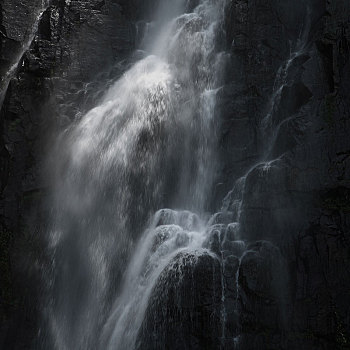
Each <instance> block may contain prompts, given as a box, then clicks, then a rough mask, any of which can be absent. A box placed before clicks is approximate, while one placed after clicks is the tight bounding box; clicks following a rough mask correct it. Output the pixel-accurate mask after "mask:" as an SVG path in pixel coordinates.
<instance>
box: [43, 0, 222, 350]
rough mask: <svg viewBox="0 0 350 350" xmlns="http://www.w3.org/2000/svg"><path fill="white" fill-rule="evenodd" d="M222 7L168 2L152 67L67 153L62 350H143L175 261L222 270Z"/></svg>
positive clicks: (58, 177) (61, 179)
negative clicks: (211, 262) (151, 306)
mask: <svg viewBox="0 0 350 350" xmlns="http://www.w3.org/2000/svg"><path fill="white" fill-rule="evenodd" d="M224 5H225V4H224V0H202V1H200V2H199V4H198V6H196V7H195V9H194V10H193V11H192V12H189V11H188V12H187V13H184V11H186V8H187V7H188V6H187V4H186V1H183V0H177V1H163V2H161V6H160V9H159V12H158V16H157V17H158V18H156V20H155V22H154V24H153V25H152V28H153V30H150V31H148V33H146V35H148V37H145V38H144V39H143V40H142V42H143V43H144V45H143V46H146V48H145V50H146V51H145V52H144V55H145V58H143V59H141V60H140V61H139V62H138V63H136V64H135V65H134V66H133V67H132V68H131V69H130V70H129V71H127V72H126V73H125V74H124V76H123V77H122V78H121V79H120V80H118V81H117V82H116V83H115V84H114V85H113V86H112V87H111V88H110V89H109V91H108V92H107V93H106V94H105V96H104V98H103V99H102V101H101V103H100V104H99V106H97V107H96V108H94V109H92V110H91V111H90V112H88V113H87V114H86V115H85V116H84V117H82V118H81V119H80V120H77V121H76V123H75V124H74V125H73V126H71V127H70V128H69V129H67V130H66V131H65V132H64V133H63V135H61V137H60V139H59V141H58V143H57V154H58V155H59V156H57V157H58V158H59V160H58V167H57V169H56V172H55V179H54V188H55V191H54V194H53V197H52V201H53V212H54V215H53V225H52V230H51V233H50V238H49V246H50V249H51V251H52V254H53V260H52V274H51V277H50V278H51V282H50V286H49V288H50V290H51V300H50V302H49V305H48V308H47V315H48V316H47V317H48V319H49V324H50V326H49V327H50V333H51V335H52V339H53V340H52V342H53V344H54V346H55V347H56V348H57V349H74V350H75V349H97V348H100V349H121V350H123V349H128V350H129V349H134V348H135V347H136V345H137V344H136V341H137V336H138V333H139V330H140V328H141V325H142V322H143V320H144V317H145V312H146V309H147V306H148V302H149V299H150V297H151V294H152V291H153V289H154V287H155V285H156V282H157V280H158V279H159V276H160V275H161V274H162V272H163V271H164V269H166V268H169V265H170V266H172V265H171V264H172V263H171V262H172V261H173V259H174V258H175V257H176V256H177V255H178V254H179V253H181V252H186V254H189V256H190V258H189V259H186V261H187V263H188V262H190V264H196V261H197V260H198V259H197V258H196V257H198V256H202V255H205V256H207V255H210V256H212V257H213V258H214V259H218V258H217V256H216V255H215V254H214V253H212V252H211V251H209V250H208V249H207V248H209V247H210V245H211V244H213V238H212V237H213V229H208V227H207V225H206V224H205V211H206V209H207V207H208V203H209V200H210V194H211V189H212V185H213V181H214V179H215V165H216V161H215V159H216V157H215V150H216V139H215V128H216V125H215V119H214V111H215V100H216V92H217V91H218V89H219V88H220V81H221V74H220V73H221V72H222V71H223V68H224V65H225V58H226V55H225V54H224V53H220V52H217V49H216V47H217V45H216V44H217V41H218V40H217V39H218V35H219V34H220V32H221V31H222V28H221V24H222V21H223V8H224ZM152 39H153V40H152ZM147 43H152V44H151V45H147ZM62 149H64V151H62ZM164 206H167V207H173V208H183V209H185V210H183V211H175V210H165V209H164V210H161V211H158V212H157V214H156V215H155V217H154V219H153V220H151V224H150V226H149V228H148V229H147V230H146V231H145V233H144V234H143V235H142V236H141V239H140V240H139V243H138V244H137V245H136V247H134V242H135V240H136V239H137V238H138V236H139V232H141V231H142V229H143V227H144V226H145V224H146V222H147V220H148V218H149V216H150V215H151V214H152V213H154V212H155V211H156V210H157V209H158V208H161V207H164ZM187 210H191V211H192V212H196V213H197V214H198V215H196V214H193V213H192V212H190V211H187ZM209 226H213V227H216V225H215V223H214V222H210V224H209ZM214 231H215V230H214ZM215 232H216V231H215ZM214 236H215V235H214ZM214 240H215V239H214ZM132 251H133V254H132V257H131V260H130V263H129V266H128V267H127V268H126V266H125V260H126V259H128V258H129V255H130V253H131V252H132ZM174 266H175V265H174ZM176 266H178V265H176ZM125 268H126V270H125ZM124 270H125V271H126V272H125V273H124V276H123V271H124ZM180 270H181V268H180ZM122 276H123V277H122ZM121 280H122V281H123V282H122V283H120V281H121ZM120 284H121V287H120ZM116 294H117V298H116V299H115V300H114V295H116Z"/></svg>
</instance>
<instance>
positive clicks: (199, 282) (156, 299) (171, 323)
mask: <svg viewBox="0 0 350 350" xmlns="http://www.w3.org/2000/svg"><path fill="white" fill-rule="evenodd" d="M220 308H221V273H220V263H219V260H218V259H216V258H213V257H212V256H210V255H208V254H203V255H199V256H197V255H196V254H192V253H180V254H179V255H178V256H176V257H175V258H174V259H173V261H172V262H171V263H169V265H168V267H167V268H165V270H164V271H163V272H162V274H161V276H160V278H159V280H158V282H157V285H156V286H155V288H154V290H153V293H152V296H151V300H150V302H149V305H148V308H147V311H146V316H145V320H144V322H143V325H142V327H141V330H140V333H139V337H138V341H137V343H138V346H137V349H140V350H141V349H142V350H147V349H150V350H151V349H152V350H157V349H159V350H160V349H174V350H175V349H179V350H180V349H208V350H209V349H220V330H221V317H220V310H221V309H220Z"/></svg>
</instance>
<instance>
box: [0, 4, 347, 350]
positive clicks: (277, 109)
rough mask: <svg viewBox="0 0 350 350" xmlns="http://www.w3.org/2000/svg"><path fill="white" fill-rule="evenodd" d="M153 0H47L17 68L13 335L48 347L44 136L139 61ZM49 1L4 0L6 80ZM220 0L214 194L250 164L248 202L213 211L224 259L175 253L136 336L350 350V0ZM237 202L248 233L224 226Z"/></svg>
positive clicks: (5, 137) (7, 174)
mask: <svg viewBox="0 0 350 350" xmlns="http://www.w3.org/2000/svg"><path fill="white" fill-rule="evenodd" d="M194 3H195V1H193V2H191V3H190V4H189V6H194ZM152 6H154V5H152V4H151V2H148V1H147V2H140V1H124V0H120V1H118V0H117V1H112V0H105V1H98V0H94V1H88V2H87V1H82V0H81V1H80V0H75V1H73V0H72V1H63V0H54V1H52V2H51V5H50V6H49V7H48V8H47V9H46V11H45V12H44V13H43V15H42V17H41V20H40V22H39V25H38V29H37V33H36V35H35V37H34V40H33V42H32V43H31V45H30V49H29V50H28V51H27V52H26V53H25V54H24V56H23V57H22V59H21V60H20V61H19V62H18V63H19V65H18V69H17V71H16V73H15V74H14V76H13V77H12V79H11V80H10V82H9V86H8V89H7V91H6V95H5V99H4V103H3V105H2V109H1V138H0V167H1V176H0V190H1V198H0V215H1V226H0V230H1V231H0V248H1V265H0V270H1V271H0V284H1V299H0V321H1V328H0V347H1V346H2V347H3V348H4V349H25V348H36V347H37V344H36V337H37V334H38V327H39V326H38V324H39V323H38V317H39V310H38V307H39V306H40V305H38V302H37V300H38V295H39V294H40V293H41V290H42V288H43V287H42V285H41V284H42V281H41V280H40V279H39V277H38V276H40V273H41V269H42V266H43V264H44V262H45V258H46V257H45V255H44V253H43V240H42V232H43V230H44V229H45V225H46V224H47V222H46V218H47V211H49V210H50V208H45V203H46V188H47V186H49V185H50V179H49V178H48V177H47V176H45V174H46V173H47V171H46V169H45V168H44V166H43V159H44V158H45V157H46V154H47V153H46V152H47V150H49V149H51V148H52V147H53V145H51V144H50V143H49V142H48V140H51V137H50V136H51V134H52V132H53V130H57V129H58V128H64V127H65V126H67V125H69V124H70V123H71V122H72V121H73V120H74V119H75V118H79V116H80V115H82V114H83V113H84V112H85V111H86V110H88V109H89V108H90V107H92V106H94V105H95V104H96V101H98V99H99V97H100V95H99V91H101V87H104V86H108V85H109V84H110V82H111V81H112V80H114V79H116V78H117V77H118V76H120V75H121V74H122V73H123V71H124V70H125V69H126V68H127V67H128V66H129V64H130V63H131V62H132V61H133V59H134V58H133V55H132V53H133V50H134V49H135V47H136V46H137V40H138V37H137V23H138V21H139V20H145V21H146V20H147V17H148V16H149V15H150V13H149V12H150V10H146V8H147V9H150V8H151V9H152ZM38 7H40V2H39V1H34V0H32V1H26V2H25V3H24V2H21V1H17V0H16V1H14V0H12V1H3V3H2V4H1V7H0V12H1V17H0V21H1V23H0V35H1V43H0V63H1V70H0V74H1V76H2V77H3V78H4V77H5V74H6V72H7V71H8V69H9V67H10V66H11V65H12V64H13V63H14V62H15V60H16V56H17V55H18V53H20V52H21V48H22V47H23V46H24V45H26V43H25V42H26V40H27V39H28V33H29V32H30V31H31V28H32V27H33V25H34V22H35V18H34V17H35V16H31V14H33V13H34V12H35V11H34V9H36V8H38ZM147 11H149V12H148V13H147ZM225 11H226V12H225V13H226V20H225V29H226V38H225V40H223V42H222V43H220V45H221V46H222V47H223V50H225V51H227V52H228V53H229V54H230V57H229V59H230V63H229V65H228V68H227V72H226V81H225V86H224V87H223V88H222V89H221V90H220V92H219V100H218V103H217V110H218V113H217V114H218V115H219V116H220V120H219V122H220V123H221V134H220V146H221V147H220V150H221V154H220V159H221V164H222V166H221V168H220V169H218V172H219V174H220V175H219V179H218V183H219V185H218V186H217V193H216V196H215V200H214V202H215V203H213V207H215V208H218V206H219V204H218V203H220V202H221V201H222V198H223V197H224V196H225V195H226V194H227V192H229V191H230V190H231V189H232V187H233V184H234V183H235V182H236V181H237V179H238V178H240V177H242V176H245V175H246V179H245V182H244V184H243V187H242V196H241V197H242V198H241V200H242V203H241V207H240V208H237V206H235V204H234V203H233V202H230V204H229V208H228V212H227V211H225V210H223V212H222V213H219V214H217V215H216V216H215V217H213V218H212V222H211V230H212V233H211V236H210V237H211V238H210V240H209V241H208V242H207V248H208V249H210V250H211V251H212V252H213V253H214V254H215V257H213V256H212V255H210V254H207V255H203V256H200V257H199V258H197V261H196V263H195V264H194V263H192V262H191V261H192V260H191V259H192V258H193V257H191V256H188V257H187V258H186V257H184V256H177V257H176V258H175V259H174V261H173V264H175V265H176V264H177V266H178V267H177V268H176V269H166V270H165V271H164V272H163V274H162V276H161V278H160V279H159V281H158V284H157V286H156V287H155V288H156V289H155V294H157V295H160V297H159V298H153V299H152V300H151V302H150V304H149V307H148V310H147V313H146V318H145V321H144V324H143V326H142V328H141V331H140V335H139V349H158V348H159V349H162V348H168V349H216V348H220V346H221V347H222V348H227V349H232V348H233V346H234V345H233V344H234V343H235V342H236V341H239V343H240V349H305V350H306V349H307V350H313V349H315V350H316V349H347V348H349V347H350V321H349V319H350V296H349V290H350V277H349V276H350V274H349V267H350V261H349V259H350V258H349V249H350V233H349V230H350V216H349V215H350V189H349V178H350V173H349V172H350V164H349V162H350V138H349V134H350V124H349V123H350V122H349V120H350V118H349V106H350V101H349V93H348V92H349V90H350V85H349V84H350V83H349V82H350V60H349V46H350V44H349V42H350V29H349V14H350V5H349V4H348V2H346V1H344V0H334V1H332V2H324V1H319V0H312V1H311V0H308V1H305V2H303V3H298V4H296V3H295V1H289V0H285V1H274V0H271V1H263V0H252V1H247V0H232V1H228V2H227V6H226V9H225ZM298 43H299V44H298ZM298 45H299V46H298ZM291 52H295V55H294V56H293V55H291ZM271 140H272V142H271ZM44 150H45V151H44ZM239 213H240V214H239ZM239 215H241V216H240V230H239V231H240V235H241V236H240V237H237V228H235V227H234V226H231V227H230V228H228V227H227V225H228V224H229V223H230V222H233V221H236V219H237V217H238V216H239ZM159 220H160V223H159V224H160V225H164V224H166V223H167V220H168V218H166V217H164V216H163V217H161V218H160V219H159ZM241 240H242V241H243V240H244V241H245V243H244V242H242V241H241ZM180 261H181V263H180ZM179 274H181V276H182V278H181V279H179ZM221 276H223V278H222V279H221ZM157 290H160V292H159V293H157V292H156V291H157ZM222 291H224V293H223V294H222ZM223 296H224V298H223ZM223 310H225V312H226V316H225V322H224V324H223V322H222V320H223V314H222V312H223ZM164 320H167V321H166V322H164ZM164 344H166V346H165V345H164Z"/></svg>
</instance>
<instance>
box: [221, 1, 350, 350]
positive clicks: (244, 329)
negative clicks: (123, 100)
mask: <svg viewBox="0 0 350 350" xmlns="http://www.w3.org/2000/svg"><path fill="white" fill-rule="evenodd" d="M349 13H350V7H349V5H348V4H347V3H346V4H345V3H344V2H343V1H333V2H327V4H326V3H324V2H323V1H308V2H304V3H303V4H297V5H296V4H295V3H293V4H292V2H289V1H283V2H277V1H276V2H274V1H258V0H256V1H238V0H237V1H231V2H230V4H229V5H228V12H227V33H228V34H227V40H228V44H229V45H230V48H231V52H232V65H231V66H230V71H231V74H232V76H231V77H232V78H231V79H230V80H231V81H232V82H231V83H230V85H228V87H226V88H225V93H224V95H223V105H222V106H221V108H223V111H224V113H223V114H222V115H223V118H224V120H223V124H222V125H223V137H222V140H223V158H224V159H225V164H226V168H225V169H224V172H223V176H224V178H223V179H224V180H223V183H224V184H225V183H226V182H230V179H232V176H233V177H238V176H242V175H245V174H246V175H245V176H246V178H245V187H244V191H243V202H242V217H241V225H242V236H243V238H244V239H247V240H248V241H251V242H254V241H255V240H262V239H264V240H269V241H271V242H272V243H273V244H274V245H276V246H277V247H278V249H279V250H280V251H281V254H282V256H283V259H284V260H285V261H286V264H287V265H286V270H285V271H288V273H287V272H285V274H282V273H281V274H280V275H279V276H283V275H286V276H288V278H285V279H284V280H283V285H284V288H286V286H287V290H288V291H289V292H288V295H287V296H288V297H286V300H285V302H284V303H282V304H280V306H278V308H279V310H280V311H279V313H276V312H274V311H272V310H271V309H270V307H268V305H278V304H275V303H274V302H273V300H274V297H273V294H271V292H269V293H267V295H268V297H267V299H268V300H265V301H264V300H262V299H259V298H260V296H257V294H259V293H258V292H259V291H260V287H259V286H258V285H256V283H258V282H257V281H259V280H261V279H262V282H261V283H262V285H263V284H264V283H266V282H268V284H269V286H270V287H271V286H272V285H273V280H272V282H271V280H270V279H271V276H268V275H265V277H262V276H264V274H265V272H264V269H265V267H264V266H265V265H266V264H269V263H268V262H269V260H270V259H271V257H268V258H267V259H265V258H261V256H259V257H257V256H256V253H255V252H254V251H255V249H253V252H252V253H249V255H248V253H247V257H244V259H243V260H242V263H241V268H240V279H241V284H240V296H241V308H242V310H241V316H240V326H241V346H242V347H243V348H246V349H282V348H283V349H297V348H300V349H320V348H323V349H343V348H344V349H345V348H348V347H349V346H350V343H349V339H350V338H349V336H350V329H349V326H350V324H349V311H350V305H349V296H348V295H346V293H347V292H346V290H347V289H348V287H346V286H349V278H348V276H347V272H346V271H347V269H348V266H349V259H348V254H347V252H348V250H349V237H350V236H349V213H348V210H347V207H348V205H349V201H348V199H347V196H348V194H347V193H348V191H349V190H348V186H349V183H348V178H349V177H348V171H349V165H348V157H347V154H348V149H349V145H350V144H349V138H348V137H346V136H345V135H346V134H348V133H349V97H348V94H347V93H346V91H347V90H348V75H349V73H350V70H349V68H350V66H349V63H350V62H349V51H348V50H349V38H350V37H349V25H348V16H349ZM293 43H294V44H293ZM289 45H291V46H289ZM229 96H230V98H228V97H229ZM225 111H226V112H225ZM242 145H244V147H242ZM233 154H234V155H233ZM254 163H255V164H258V165H254ZM247 170H248V172H247ZM247 259H248V261H246V260H247ZM276 264H278V263H277V262H276ZM246 266H248V267H246ZM247 268H248V270H247ZM261 269H262V271H261ZM246 271H248V272H246ZM245 276H246V277H245ZM280 279H281V278H280ZM281 281H282V280H281ZM281 281H280V282H279V283H282V282H281ZM252 286H254V288H253V291H252V290H251V289H252ZM265 305H266V306H265ZM265 307H266V309H265V310H264V308H265ZM271 307H273V306H271ZM283 309H284V311H283ZM281 311H283V312H284V313H285V315H284V322H285V325H284V326H283V327H282V329H281V322H280V318H279V317H280V316H279V314H280V312H281ZM265 319H266V320H267V323H265V322H264V320H265ZM247 320H252V321H251V322H249V321H247Z"/></svg>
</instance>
